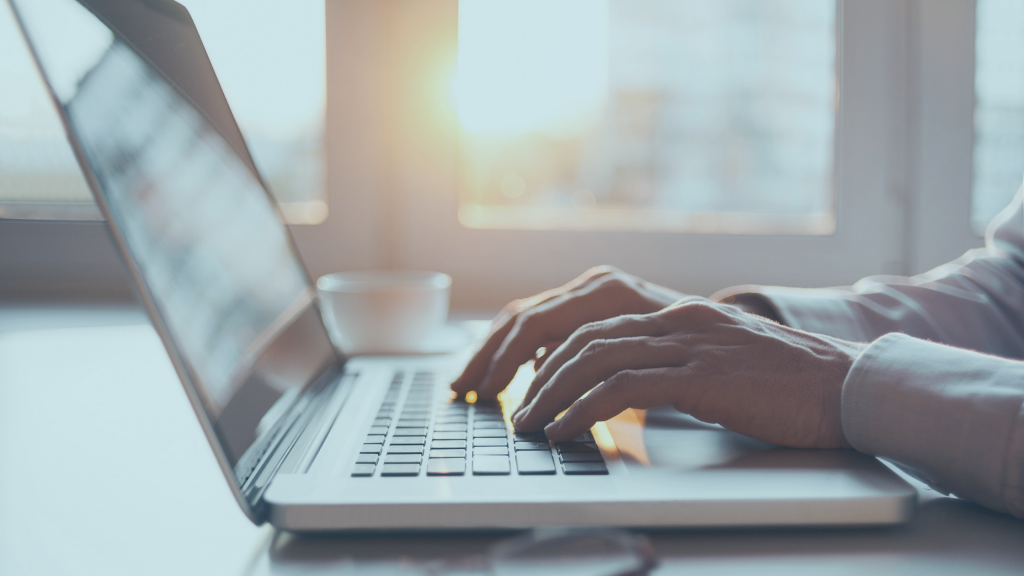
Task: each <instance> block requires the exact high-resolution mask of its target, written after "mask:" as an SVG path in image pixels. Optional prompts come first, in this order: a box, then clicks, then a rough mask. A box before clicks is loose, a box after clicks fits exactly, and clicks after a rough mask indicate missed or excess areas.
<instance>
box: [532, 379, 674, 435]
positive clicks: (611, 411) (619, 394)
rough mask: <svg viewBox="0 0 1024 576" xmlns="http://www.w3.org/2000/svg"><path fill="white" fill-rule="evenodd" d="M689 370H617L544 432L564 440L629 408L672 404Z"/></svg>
mask: <svg viewBox="0 0 1024 576" xmlns="http://www.w3.org/2000/svg"><path fill="white" fill-rule="evenodd" d="M688 374H689V370H688V369H687V368H686V367H685V366H684V367H673V368H650V369H645V370H624V371H622V372H619V373H617V374H615V375H614V376H612V377H611V378H608V379H607V380H605V381H604V382H603V383H601V385H600V386H597V387H596V388H594V390H593V392H591V393H590V394H588V395H587V396H586V397H585V398H581V399H580V400H579V401H578V402H576V403H575V404H573V405H572V408H570V409H569V410H568V411H567V412H566V413H565V415H564V416H562V418H561V419H559V420H557V421H555V422H552V423H551V424H548V425H547V426H546V427H545V428H544V433H545V434H546V435H547V437H548V439H549V440H551V441H553V442H565V441H568V440H572V439H573V438H577V437H579V436H580V435H581V434H583V433H584V432H586V431H587V430H590V429H591V428H592V427H593V426H594V424H596V423H598V422H604V421H606V420H610V419H611V418H614V417H615V416H616V415H618V414H620V413H621V412H622V411H624V410H626V409H628V408H655V407H658V406H665V405H668V404H672V401H673V398H674V397H675V396H676V394H677V393H678V391H679V388H680V387H681V386H685V385H686V384H685V382H686V380H687V376H688Z"/></svg>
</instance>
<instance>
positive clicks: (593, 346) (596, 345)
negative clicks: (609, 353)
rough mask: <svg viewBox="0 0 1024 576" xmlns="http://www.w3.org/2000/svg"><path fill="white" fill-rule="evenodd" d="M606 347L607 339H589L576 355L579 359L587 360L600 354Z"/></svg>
mask: <svg viewBox="0 0 1024 576" xmlns="http://www.w3.org/2000/svg"><path fill="white" fill-rule="evenodd" d="M607 348H608V341H607V340H591V341H590V342H588V343H587V345H586V346H584V347H583V349H582V350H580V353H579V355H578V356H579V359H580V360H581V361H583V362H587V361H589V360H593V359H595V358H597V357H599V356H601V354H603V353H604V351H605V350H606V349H607Z"/></svg>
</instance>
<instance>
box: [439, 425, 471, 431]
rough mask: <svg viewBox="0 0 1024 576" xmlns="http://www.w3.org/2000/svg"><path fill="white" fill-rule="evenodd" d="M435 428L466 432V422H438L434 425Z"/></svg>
mask: <svg viewBox="0 0 1024 576" xmlns="http://www.w3.org/2000/svg"><path fill="white" fill-rule="evenodd" d="M434 430H435V431H437V432H465V431H466V425H465V424H438V425H437V426H434Z"/></svg>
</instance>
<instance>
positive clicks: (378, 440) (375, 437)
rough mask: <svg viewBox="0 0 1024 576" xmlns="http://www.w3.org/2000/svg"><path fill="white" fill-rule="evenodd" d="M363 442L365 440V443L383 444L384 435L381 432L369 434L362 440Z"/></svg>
mask: <svg viewBox="0 0 1024 576" xmlns="http://www.w3.org/2000/svg"><path fill="white" fill-rule="evenodd" d="M363 442H365V443H366V444H383V443H384V435H383V434H370V435H369V436H367V437H366V440H363Z"/></svg>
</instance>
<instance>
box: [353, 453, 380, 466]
mask: <svg viewBox="0 0 1024 576" xmlns="http://www.w3.org/2000/svg"><path fill="white" fill-rule="evenodd" d="M376 463H377V455H376V454H360V455H359V456H356V464H376Z"/></svg>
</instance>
